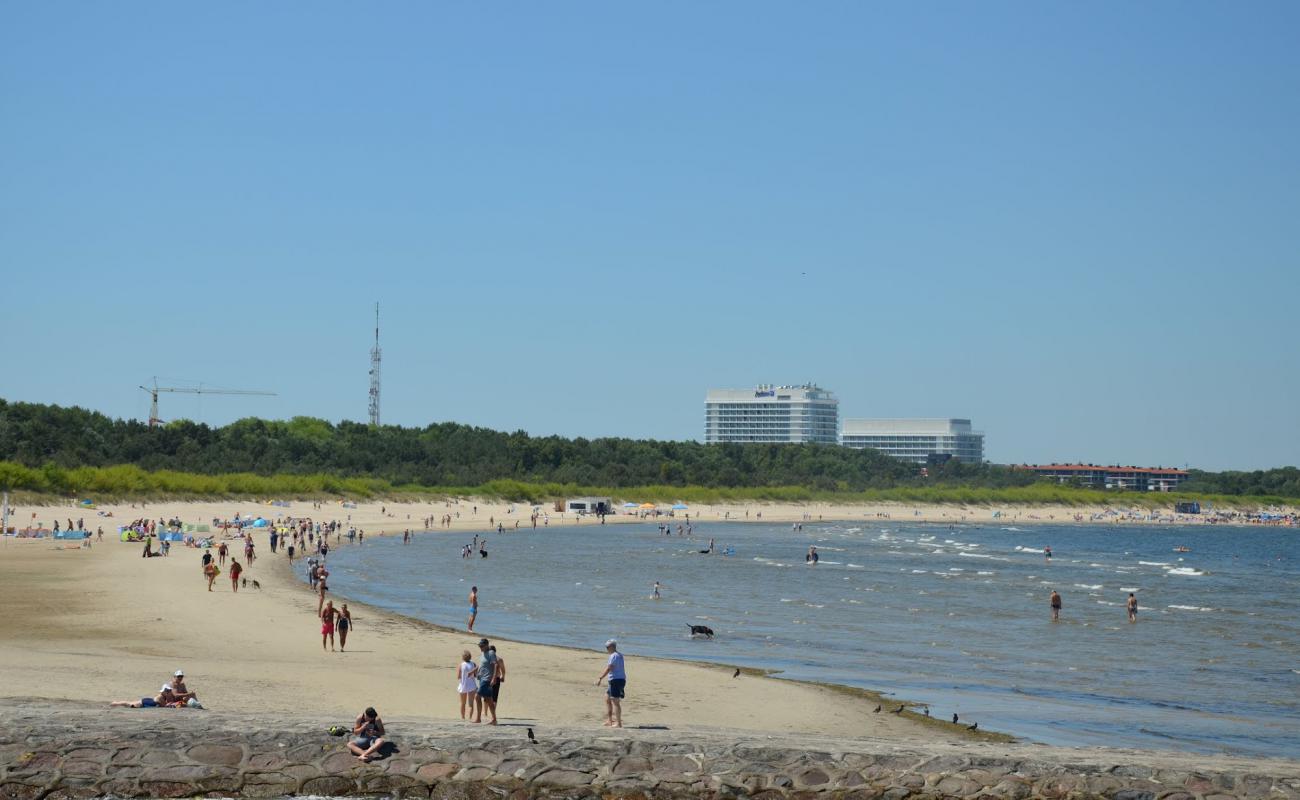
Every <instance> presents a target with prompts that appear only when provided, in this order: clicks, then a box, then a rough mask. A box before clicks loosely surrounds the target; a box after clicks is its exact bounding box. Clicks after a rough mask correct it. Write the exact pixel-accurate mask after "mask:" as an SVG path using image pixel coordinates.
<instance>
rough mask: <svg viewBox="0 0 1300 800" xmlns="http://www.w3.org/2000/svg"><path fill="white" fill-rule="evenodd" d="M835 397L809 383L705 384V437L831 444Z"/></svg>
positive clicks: (711, 440) (720, 440)
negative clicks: (724, 386)
mask: <svg viewBox="0 0 1300 800" xmlns="http://www.w3.org/2000/svg"><path fill="white" fill-rule="evenodd" d="M839 422H840V401H839V400H836V399H835V395H834V394H832V393H831V392H829V391H827V390H825V389H822V388H820V387H818V386H816V385H814V384H810V383H806V384H803V385H800V386H772V385H770V384H764V385H760V386H756V387H754V388H753V389H710V390H709V391H708V393H707V394H706V395H705V398H704V441H705V443H707V444H720V443H723V442H761V443H769V444H775V443H782V444H788V443H795V444H798V443H803V442H818V443H822V444H835V442H836V434H837V433H838V431H839Z"/></svg>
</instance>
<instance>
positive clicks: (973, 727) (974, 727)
mask: <svg viewBox="0 0 1300 800" xmlns="http://www.w3.org/2000/svg"><path fill="white" fill-rule="evenodd" d="M979 727H980V724H979V723H978V722H972V723H971V724H969V725H967V726H966V730H968V731H976V730H979Z"/></svg>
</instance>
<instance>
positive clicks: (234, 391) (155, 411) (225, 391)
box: [140, 378, 275, 428]
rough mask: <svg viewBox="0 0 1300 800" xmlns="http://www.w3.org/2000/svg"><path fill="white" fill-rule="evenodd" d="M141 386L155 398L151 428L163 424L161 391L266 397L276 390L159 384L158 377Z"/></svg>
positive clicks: (150, 415) (150, 408)
mask: <svg viewBox="0 0 1300 800" xmlns="http://www.w3.org/2000/svg"><path fill="white" fill-rule="evenodd" d="M140 388H141V389H143V390H145V391H146V392H148V393H149V395H150V396H151V397H152V398H153V402H152V403H150V404H149V427H150V428H153V427H156V426H158V425H161V424H162V420H161V419H159V418H158V393H159V392H175V393H178V394H257V395H262V396H264V397H275V392H259V391H255V390H250V389H203V388H199V389H193V388H189V387H185V386H159V385H158V379H157V378H154V381H153V386H141V387H140Z"/></svg>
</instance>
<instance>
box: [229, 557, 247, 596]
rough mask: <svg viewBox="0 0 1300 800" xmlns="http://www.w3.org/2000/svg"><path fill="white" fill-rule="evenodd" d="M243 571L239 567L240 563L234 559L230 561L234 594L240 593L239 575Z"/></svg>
mask: <svg viewBox="0 0 1300 800" xmlns="http://www.w3.org/2000/svg"><path fill="white" fill-rule="evenodd" d="M243 571H244V568H243V567H241V566H239V562H238V561H236V560H235V559H233V558H232V559H230V590H231V591H232V592H237V591H239V574H240V573H241V572H243Z"/></svg>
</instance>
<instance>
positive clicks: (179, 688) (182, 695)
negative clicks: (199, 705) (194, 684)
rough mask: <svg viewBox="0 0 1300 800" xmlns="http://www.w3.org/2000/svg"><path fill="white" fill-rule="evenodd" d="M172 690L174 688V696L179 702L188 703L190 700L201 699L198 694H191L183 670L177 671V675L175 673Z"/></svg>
mask: <svg viewBox="0 0 1300 800" xmlns="http://www.w3.org/2000/svg"><path fill="white" fill-rule="evenodd" d="M171 688H172V695H173V696H174V697H175V698H176V700H178V701H179V702H182V703H187V702H189V701H190V700H198V699H199V696H198V694H197V693H196V692H191V691H190V690H189V687H187V686H186V685H185V672H184V671H182V670H179V669H178V670H176V672H175V673H173V675H172V682H171Z"/></svg>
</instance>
